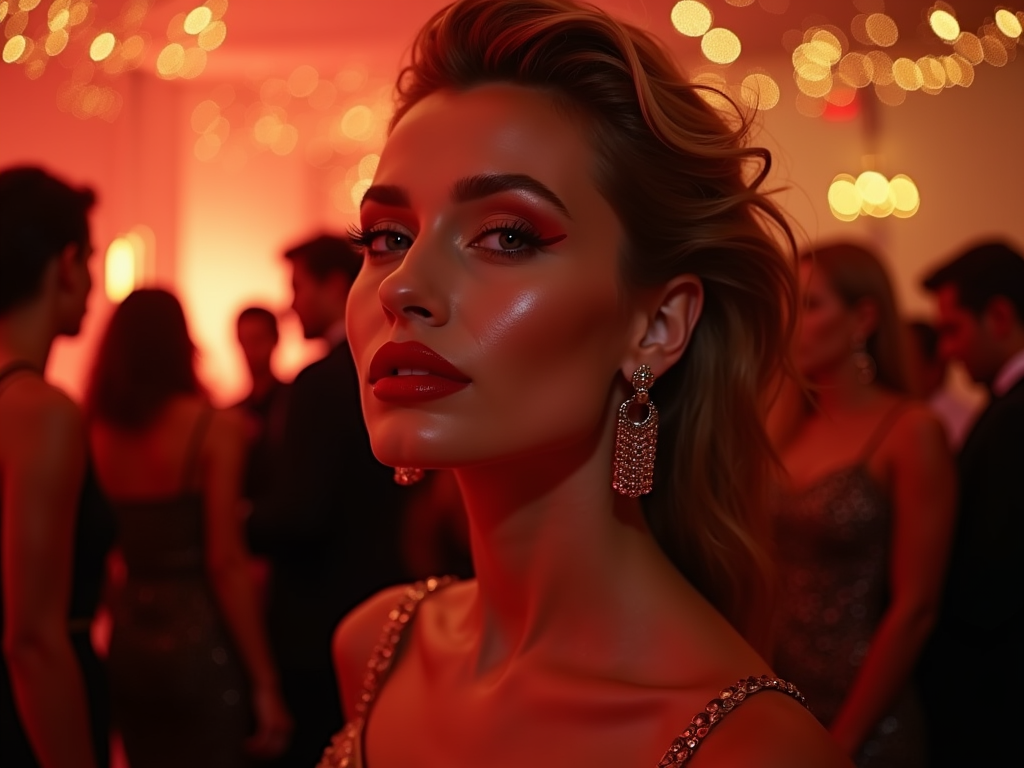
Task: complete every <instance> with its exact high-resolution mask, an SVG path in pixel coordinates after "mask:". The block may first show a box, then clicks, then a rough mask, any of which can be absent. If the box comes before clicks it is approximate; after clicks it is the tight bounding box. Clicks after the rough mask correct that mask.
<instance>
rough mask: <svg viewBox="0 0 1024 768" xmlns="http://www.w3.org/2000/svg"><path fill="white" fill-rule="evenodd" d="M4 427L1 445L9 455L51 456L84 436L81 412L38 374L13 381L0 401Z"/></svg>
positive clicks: (24, 457)
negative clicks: (70, 442) (0, 401)
mask: <svg viewBox="0 0 1024 768" xmlns="http://www.w3.org/2000/svg"><path fill="white" fill-rule="evenodd" d="M0 413H2V414H3V416H4V424H5V429H4V431H3V437H2V438H0V444H2V445H3V446H4V451H5V453H10V454H11V455H12V458H21V459H24V460H29V459H30V457H31V456H33V455H35V454H43V455H53V454H54V452H55V451H59V450H60V449H61V448H62V447H63V446H66V445H67V443H68V442H69V441H76V442H77V441H80V440H82V439H84V434H85V433H84V422H83V419H82V413H81V411H80V410H79V408H78V406H77V405H76V404H75V403H74V401H73V400H72V399H71V398H70V397H68V396H67V394H65V393H64V392H63V391H62V390H60V389H58V388H57V387H54V386H53V385H52V384H49V383H47V382H46V381H44V380H43V379H41V378H40V377H38V376H23V377H19V378H18V379H16V380H14V381H12V382H11V383H10V384H9V385H8V389H7V391H6V392H5V393H4V398H3V402H2V403H0Z"/></svg>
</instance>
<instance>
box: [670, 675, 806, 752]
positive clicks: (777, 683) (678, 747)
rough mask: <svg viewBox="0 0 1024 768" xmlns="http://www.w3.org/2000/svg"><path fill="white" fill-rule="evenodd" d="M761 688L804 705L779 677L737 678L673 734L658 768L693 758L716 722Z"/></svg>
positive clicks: (798, 693) (801, 699)
mask: <svg viewBox="0 0 1024 768" xmlns="http://www.w3.org/2000/svg"><path fill="white" fill-rule="evenodd" d="M761 691H778V692H780V693H785V694H787V695H789V696H792V697H793V698H794V699H796V700H797V701H799V702H800V703H801V704H803V705H804V706H805V707H806V706H807V702H806V700H805V699H804V695H803V694H802V693H800V691H798V690H797V688H796V686H795V685H793V684H792V683H789V682H786V681H785V680H783V679H781V678H778V677H771V676H769V675H761V676H760V677H748V678H747V679H746V680H740V681H739V682H738V683H736V685H731V686H729V687H728V688H726V689H724V690H723V691H722V692H721V693H719V694H718V698H717V699H712V700H711V701H710V702H708V705H707V706H706V707H704V711H703V712H700V713H698V714H696V715H694V717H693V720H691V721H690V725H689V726H687V728H686V730H685V731H683V732H682V733H681V734H680V735H679V736H677V737H676V739H675V741H673V742H672V746H671V747H669V748H668V751H667V752H666V753H665V756H664V757H663V758H661V762H660V763H658V768H675V766H679V765H683V764H685V763H687V762H689V760H690V758H691V757H693V753H694V752H696V751H697V748H698V747H699V746H700V745H701V744H703V743H704V739H705V738H707V735H708V733H710V731H711V729H712V728H714V727H715V726H716V725H718V723H720V722H721V721H722V718H723V717H725V716H726V715H728V714H729V713H730V712H732V711H733V710H734V709H736V707H738V706H739V705H740V704H742V703H743V702H744V701H746V700H747V699H748V698H750V697H751V696H753V695H754V694H755V693H760V692H761Z"/></svg>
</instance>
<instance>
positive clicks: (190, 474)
mask: <svg viewBox="0 0 1024 768" xmlns="http://www.w3.org/2000/svg"><path fill="white" fill-rule="evenodd" d="M212 418H213V407H212V406H206V407H205V408H203V410H202V411H201V412H200V414H199V416H198V418H196V424H195V426H194V427H193V428H192V434H191V436H190V437H189V439H188V446H187V447H186V449H185V463H184V464H183V469H182V472H181V491H182V493H188V492H189V491H191V490H192V486H193V485H194V481H195V479H196V473H197V472H198V471H199V456H200V452H201V449H202V447H203V439H204V438H205V437H206V429H207V427H209V426H210V420H211V419H212Z"/></svg>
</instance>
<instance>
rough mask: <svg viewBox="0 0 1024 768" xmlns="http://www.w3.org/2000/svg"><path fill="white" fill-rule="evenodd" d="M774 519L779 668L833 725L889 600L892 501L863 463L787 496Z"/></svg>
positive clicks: (825, 721)
mask: <svg viewBox="0 0 1024 768" xmlns="http://www.w3.org/2000/svg"><path fill="white" fill-rule="evenodd" d="M774 522H775V540H776V545H777V547H778V555H779V568H780V572H781V577H782V578H781V582H780V583H781V587H782V595H781V600H780V601H779V606H778V612H777V616H778V619H779V625H778V630H777V635H776V641H777V645H776V656H775V668H776V669H777V670H778V672H779V674H781V675H783V676H785V677H786V678H787V679H791V680H794V681H795V682H796V683H797V684H798V685H799V686H800V688H801V690H803V692H804V693H805V694H806V696H807V697H808V699H809V701H810V702H811V705H810V706H811V710H812V711H813V712H814V713H815V715H817V716H818V718H819V719H820V720H821V721H822V722H823V723H825V724H828V723H830V722H831V720H832V718H833V717H834V716H835V714H836V711H837V709H838V708H839V706H840V704H841V703H842V701H843V699H844V698H845V696H846V693H847V691H848V690H849V688H850V685H851V683H852V682H853V679H854V677H855V676H856V674H857V672H858V670H859V669H860V665H861V663H862V662H863V660H864V656H865V654H866V653H867V650H868V646H869V643H870V641H871V637H872V635H873V634H874V632H875V629H876V628H877V626H878V623H879V622H880V621H881V618H882V614H883V612H884V611H885V607H886V604H887V602H888V591H887V590H888V580H887V560H888V552H889V543H890V538H891V533H890V527H891V523H890V511H889V503H888V500H887V499H886V497H885V496H884V495H883V494H882V491H881V489H879V488H878V486H877V484H876V483H875V481H874V480H873V479H872V477H871V475H869V474H868V470H867V468H866V467H865V466H864V464H861V463H859V464H856V465H854V466H852V467H848V468H845V469H842V470H838V471H836V472H832V473H830V474H828V475H827V476H825V477H823V478H821V479H820V480H819V481H818V482H816V483H814V484H812V485H811V486H810V487H808V488H807V489H805V490H803V491H801V492H799V493H789V494H785V495H784V497H783V498H782V499H781V500H780V504H779V508H778V510H777V512H776V516H775V521H774Z"/></svg>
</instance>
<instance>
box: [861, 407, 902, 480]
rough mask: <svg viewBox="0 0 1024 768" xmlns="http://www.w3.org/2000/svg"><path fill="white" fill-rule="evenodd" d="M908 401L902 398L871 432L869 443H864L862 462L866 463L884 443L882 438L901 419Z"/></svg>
mask: <svg viewBox="0 0 1024 768" xmlns="http://www.w3.org/2000/svg"><path fill="white" fill-rule="evenodd" d="M907 407H908V403H907V402H906V401H905V400H900V401H899V402H898V403H896V405H894V406H893V407H892V408H890V409H889V410H888V412H887V413H886V414H885V416H883V417H882V420H881V421H879V422H878V426H877V427H875V431H874V432H872V433H871V437H869V438H868V441H867V443H865V444H864V449H863V450H862V451H861V453H860V463H861V464H863V463H865V462H866V461H867V460H868V459H870V458H871V457H872V455H874V453H875V451H876V450H877V449H878V446H879V445H881V444H882V440H884V439H885V436H886V435H888V434H889V430H890V429H892V427H893V425H894V424H895V423H896V422H897V421H898V420H899V418H900V416H902V415H903V412H904V411H905V410H906V409H907Z"/></svg>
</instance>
